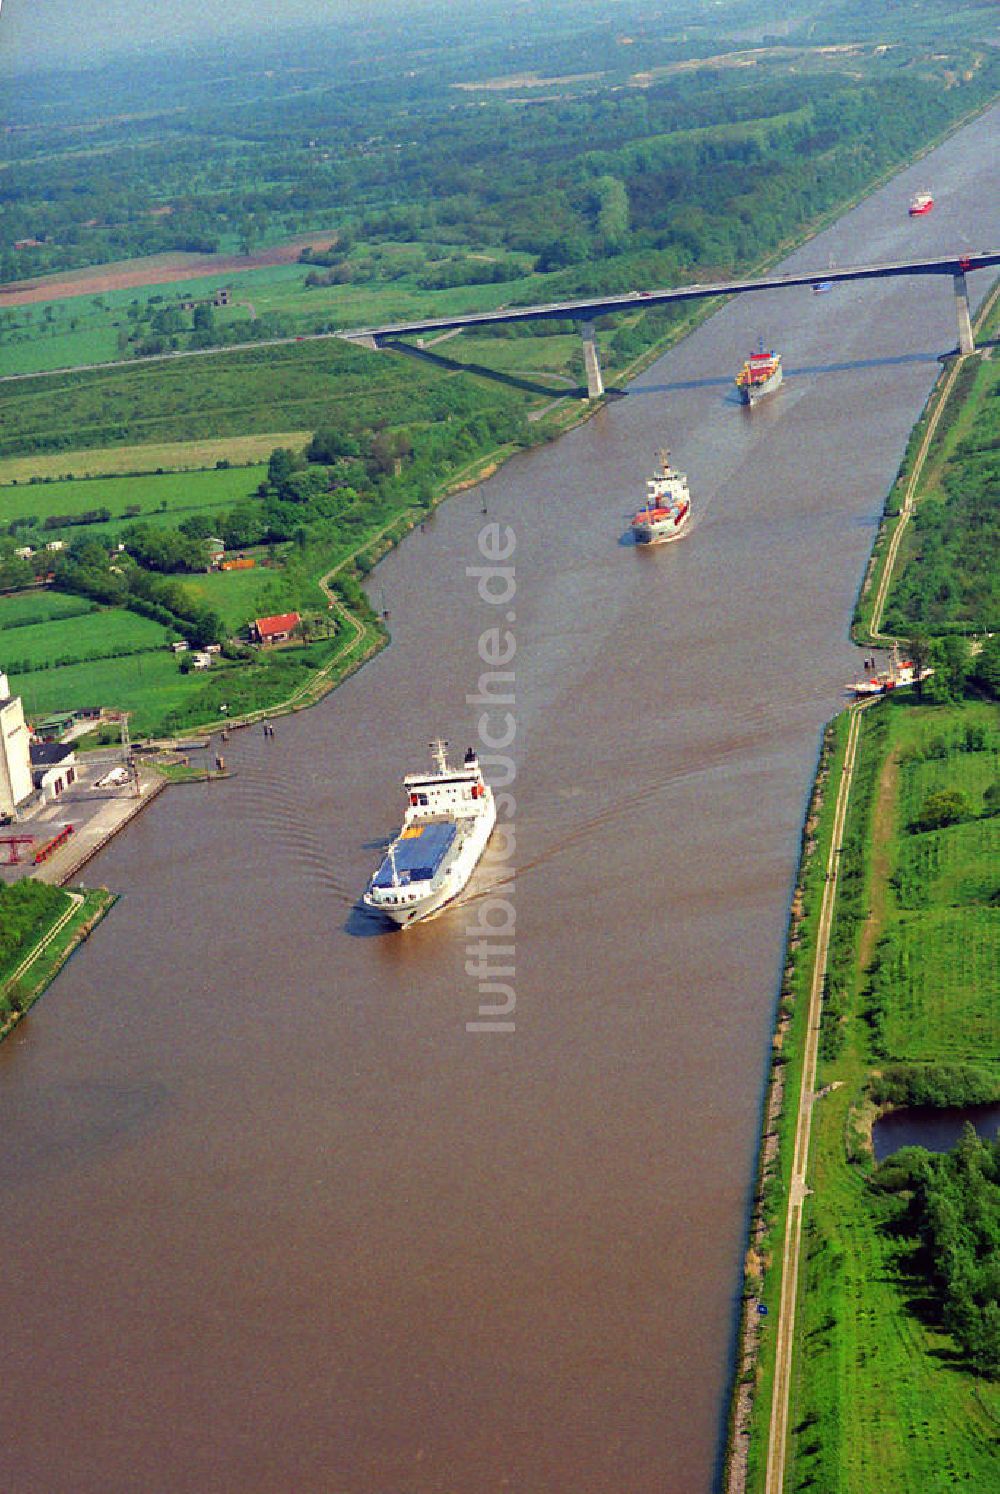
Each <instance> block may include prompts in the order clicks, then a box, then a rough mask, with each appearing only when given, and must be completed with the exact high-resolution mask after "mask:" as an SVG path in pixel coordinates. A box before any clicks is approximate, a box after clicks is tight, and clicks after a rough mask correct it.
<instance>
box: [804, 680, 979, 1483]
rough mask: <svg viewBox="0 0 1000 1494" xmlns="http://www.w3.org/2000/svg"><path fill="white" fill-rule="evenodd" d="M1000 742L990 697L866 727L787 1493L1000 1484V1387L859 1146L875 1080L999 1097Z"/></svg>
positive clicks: (817, 1154)
mask: <svg viewBox="0 0 1000 1494" xmlns="http://www.w3.org/2000/svg"><path fill="white" fill-rule="evenodd" d="M969 728H973V731H972V733H971V736H967V730H968V729H969ZM969 741H972V742H975V743H980V742H981V745H978V746H975V747H974V748H970V747H969V746H968V745H967V743H968V742H969ZM998 747H1000V731H998V723H997V717H996V711H995V708H994V707H992V706H989V705H986V704H975V703H971V702H970V703H966V704H965V705H962V706H952V707H919V706H917V705H915V704H914V703H913V702H912V701H908V700H907V699H906V698H905V697H899V698H898V699H895V700H893V699H890V700H888V701H886V702H884V703H882V704H880V705H879V706H877V707H875V708H874V710H873V711H871V712H869V713H868V714H867V715H866V717H865V721H864V728H863V733H862V745H861V760H860V762H859V769H858V778H857V779H856V783H855V794H854V795H853V796H852V803H853V806H854V807H853V808H852V810H851V815H850V821H849V825H848V832H847V838H846V840H845V846H844V852H843V856H842V861H844V862H845V863H846V864H847V866H848V875H847V876H846V878H845V879H844V882H843V886H842V889H840V890H839V891H838V915H837V917H838V926H839V928H840V931H841V940H840V947H839V949H838V948H837V940H838V936H837V932H836V930H835V935H834V946H835V947H834V949H833V950H832V954H831V988H832V994H833V996H834V998H835V1001H836V1005H837V1009H838V1011H839V1013H840V1015H839V1017H838V1028H839V1034H838V1041H839V1051H838V1052H836V1056H833V1057H828V1058H827V1059H826V1060H825V1061H823V1062H821V1070H820V1074H819V1076H818V1084H819V1085H820V1086H826V1085H830V1084H834V1085H837V1086H840V1087H838V1088H836V1089H835V1090H834V1091H832V1092H830V1093H824V1095H823V1098H822V1099H821V1100H819V1101H817V1103H816V1108H815V1111H814V1120H813V1166H812V1176H811V1178H810V1183H811V1187H812V1190H813V1196H812V1198H811V1200H810V1206H809V1209H808V1211H807V1213H806V1235H805V1239H806V1259H805V1263H804V1276H805V1279H804V1282H803V1289H802V1291H801V1294H800V1302H799V1324H798V1328H797V1344H798V1350H797V1359H796V1368H795V1384H794V1388H793V1408H792V1415H791V1425H792V1427H793V1435H792V1439H791V1444H790V1455H791V1457H792V1459H793V1466H792V1467H791V1469H790V1472H789V1479H790V1484H789V1486H790V1487H794V1488H803V1489H805V1488H813V1489H817V1490H830V1491H834V1490H836V1491H838V1494H840V1491H843V1494H854V1491H856V1494H869V1491H870V1490H872V1489H873V1488H878V1489H891V1490H893V1494H926V1491H929V1490H934V1491H936V1490H944V1489H950V1488H952V1487H961V1488H970V1489H972V1488H974V1489H977V1490H978V1489H987V1488H994V1487H996V1486H997V1483H998V1481H1000V1451H998V1447H1000V1444H998V1438H997V1428H998V1425H1000V1385H998V1384H996V1383H992V1382H989V1381H987V1380H984V1379H982V1378H980V1377H978V1376H976V1375H974V1374H973V1373H971V1372H970V1371H969V1370H968V1369H967V1368H966V1367H965V1366H964V1364H963V1361H962V1358H961V1355H960V1354H957V1353H956V1350H955V1345H954V1343H953V1341H952V1340H951V1339H950V1337H949V1336H948V1335H947V1334H946V1333H945V1332H944V1331H943V1329H942V1327H941V1326H940V1323H939V1322H938V1321H937V1319H936V1317H935V1314H934V1312H933V1310H932V1307H931V1304H930V1302H929V1301H928V1300H927V1299H926V1298H924V1297H922V1296H921V1291H920V1287H919V1284H918V1283H917V1282H916V1281H915V1280H914V1278H913V1277H912V1275H911V1274H910V1246H909V1242H908V1241H906V1240H905V1239H901V1238H900V1237H899V1236H898V1235H896V1234H894V1233H893V1232H892V1231H891V1230H890V1229H889V1228H888V1227H887V1224H886V1220H887V1214H886V1210H885V1205H884V1203H883V1202H882V1201H881V1200H880V1199H879V1197H878V1196H877V1195H876V1194H874V1193H873V1192H872V1190H871V1189H870V1187H869V1178H870V1175H871V1161H870V1157H869V1156H868V1154H867V1152H866V1149H865V1145H864V1142H863V1137H864V1134H865V1129H866V1127H867V1126H870V1124H871V1117H872V1114H873V1110H872V1107H871V1106H870V1105H869V1104H868V1103H867V1102H866V1095H867V1092H868V1086H869V1084H870V1082H871V1076H872V1075H873V1074H875V1073H878V1072H880V1070H881V1068H882V1067H883V1066H884V1065H885V1064H887V1063H890V1062H891V1063H893V1064H897V1063H904V1064H916V1065H917V1066H918V1072H919V1071H920V1070H922V1069H923V1068H925V1067H926V1065H927V1064H928V1063H932V1062H940V1061H944V1060H947V1061H950V1062H952V1063H955V1062H958V1063H965V1064H974V1065H976V1066H977V1067H978V1068H979V1069H983V1068H985V1069H987V1070H989V1071H991V1072H992V1073H993V1075H994V1076H995V1093H996V1094H997V1095H998V1096H1000V1016H998V1013H1000V981H998V971H1000V904H998V901H997V890H998V884H997V866H998V859H997V850H998V848H1000V820H998V818H997V817H996V816H993V817H989V818H984V817H983V808H982V806H983V793H984V790H985V788H986V787H987V786H988V785H989V784H990V783H992V782H995V781H996V778H997V750H998ZM943 787H946V788H949V789H957V790H959V791H961V792H963V793H965V794H966V795H967V796H968V802H969V805H970V806H971V809H970V817H969V818H968V819H966V820H965V821H964V822H963V823H959V824H954V825H949V826H947V827H945V828H942V829H938V830H924V831H917V830H914V829H911V828H910V827H911V825H912V824H913V821H914V818H915V816H917V815H918V814H919V811H920V808H921V806H922V805H923V803H924V801H925V799H926V797H927V794H928V793H930V792H934V791H936V790H938V789H940V788H943ZM842 899H843V900H846V905H845V907H844V909H843V914H844V916H843V917H842V916H841V907H840V904H841V901H842ZM845 931H846V934H845ZM845 940H846V942H845ZM834 988H835V989H834ZM841 988H842V989H841ZM828 1036H829V1033H828ZM831 1046H832V1048H833V1049H837V1047H838V1042H833V1043H832V1044H831Z"/></svg>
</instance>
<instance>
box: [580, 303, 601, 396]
mask: <svg viewBox="0 0 1000 1494" xmlns="http://www.w3.org/2000/svg"><path fill="white" fill-rule="evenodd" d="M580 336H581V337H582V338H583V366H584V368H585V369H586V370H587V398H588V399H600V397H601V395H602V394H603V393H604V380H603V379H602V378H601V364H600V360H599V359H598V356H597V336H596V333H595V332H594V324H593V322H581V323H580Z"/></svg>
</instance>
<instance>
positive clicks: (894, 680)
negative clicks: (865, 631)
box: [847, 643, 934, 699]
mask: <svg viewBox="0 0 1000 1494" xmlns="http://www.w3.org/2000/svg"><path fill="white" fill-rule="evenodd" d="M865 662H866V663H867V662H868V661H867V660H866V661H865ZM871 665H872V673H871V674H870V675H869V676H868V678H867V679H863V680H855V681H854V683H853V684H852V685H848V687H847V688H848V690H850V691H851V693H852V694H853V695H857V696H858V697H859V699H860V698H863V697H864V696H866V695H887V694H888V693H889V691H890V690H899V689H901V688H902V687H903V686H904V685H916V684H919V683H920V682H922V681H923V680H927V679H930V677H931V675H932V674H933V673H934V671H933V669H927V668H924V669H919V670H918V669H917V666H916V664H915V663H914V662H913V660H912V659H903V658H901V657H900V653H899V645H898V644H896V643H894V644H893V646H892V653H891V655H890V658H889V668H888V669H882V670H876V669H875V661H874V659H872V660H871Z"/></svg>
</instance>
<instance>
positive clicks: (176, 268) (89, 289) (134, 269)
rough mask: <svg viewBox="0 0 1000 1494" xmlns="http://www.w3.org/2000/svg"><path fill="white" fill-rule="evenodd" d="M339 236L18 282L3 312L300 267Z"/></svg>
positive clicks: (2, 293)
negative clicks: (309, 251)
mask: <svg viewBox="0 0 1000 1494" xmlns="http://www.w3.org/2000/svg"><path fill="white" fill-rule="evenodd" d="M336 237H337V235H336V233H334V232H333V230H330V231H328V232H327V233H320V234H317V233H307V234H300V235H299V236H298V237H297V238H294V239H290V240H289V241H288V243H285V244H276V245H275V246H274V247H273V248H271V249H262V250H261V252H260V253H259V254H185V253H182V252H180V251H178V252H176V253H172V254H153V255H150V256H149V258H148V259H125V260H119V261H118V262H117V263H115V264H110V265H91V266H90V267H89V268H88V269H85V270H67V271H65V272H63V273H62V274H57V275H41V276H39V277H38V279H37V280H14V281H8V282H7V284H5V285H0V308H4V307H7V306H29V305H31V304H32V303H34V302H37V301H64V300H66V299H67V298H68V297H70V296H99V295H101V294H102V292H104V291H110V290H130V289H131V288H132V287H133V286H135V287H138V286H143V285H168V284H170V283H171V282H172V281H175V280H200V279H201V278H202V277H203V276H206V275H213V276H218V277H220V278H222V277H225V276H227V275H240V274H243V273H244V272H245V271H247V270H265V269H268V268H269V267H270V266H272V265H288V264H294V262H295V261H296V260H297V259H298V257H299V254H300V253H301V252H302V250H303V249H305V248H306V247H307V246H310V247H312V248H314V249H320V248H322V249H326V248H327V247H328V246H329V245H330V244H331V243H332V242H333V241H334V240H335V239H336Z"/></svg>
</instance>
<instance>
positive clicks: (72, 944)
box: [0, 881, 115, 1042]
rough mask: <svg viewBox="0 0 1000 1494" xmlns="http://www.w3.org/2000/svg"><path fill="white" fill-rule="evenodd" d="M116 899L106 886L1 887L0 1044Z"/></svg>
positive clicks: (31, 882)
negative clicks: (65, 888) (76, 890)
mask: <svg viewBox="0 0 1000 1494" xmlns="http://www.w3.org/2000/svg"><path fill="white" fill-rule="evenodd" d="M114 902H115V894H113V893H110V892H108V891H107V890H106V889H104V888H96V889H94V890H92V891H85V892H79V893H73V894H70V893H66V892H62V891H60V890H59V889H58V888H55V887H48V886H45V885H44V884H42V883H39V882H33V881H29V882H21V883H17V884H16V885H15V886H13V887H4V888H2V889H0V911H2V912H3V914H4V920H3V921H4V924H5V926H6V927H5V930H4V936H3V937H2V943H0V1042H2V1041H3V1039H4V1038H5V1037H7V1035H8V1034H9V1033H10V1032H11V1031H12V1030H13V1029H14V1028H15V1027H16V1025H17V1023H18V1022H20V1021H21V1019H22V1018H23V1017H24V1016H25V1014H26V1013H27V1012H28V1011H30V1009H31V1007H32V1006H33V1005H34V1003H35V1002H36V1001H37V1000H38V998H39V996H40V995H41V994H42V992H43V991H44V990H45V989H46V987H47V986H48V985H49V984H50V983H51V981H52V980H53V979H54V978H55V976H56V974H57V972H58V971H59V970H60V969H61V968H62V966H63V965H64V964H65V963H66V961H67V960H68V959H69V957H70V955H71V954H72V953H73V951H74V949H76V947H77V945H78V944H80V943H82V941H83V940H84V939H87V938H88V937H89V935H90V932H91V930H92V929H93V928H94V926H95V925H96V924H98V923H99V922H100V921H101V919H102V918H103V917H104V915H105V913H107V912H108V911H109V909H110V908H111V907H112V905H113V903H114Z"/></svg>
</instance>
